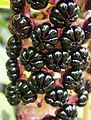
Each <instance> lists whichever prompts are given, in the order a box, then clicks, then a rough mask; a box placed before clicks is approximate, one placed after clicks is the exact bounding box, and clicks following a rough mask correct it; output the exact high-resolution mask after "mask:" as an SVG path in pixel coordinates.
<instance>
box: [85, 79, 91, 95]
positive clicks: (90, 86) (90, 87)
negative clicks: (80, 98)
mask: <svg viewBox="0 0 91 120" xmlns="http://www.w3.org/2000/svg"><path fill="white" fill-rule="evenodd" d="M85 87H86V90H87V91H88V93H90V92H91V80H86V83H85Z"/></svg>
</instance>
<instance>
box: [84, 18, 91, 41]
mask: <svg viewBox="0 0 91 120" xmlns="http://www.w3.org/2000/svg"><path fill="white" fill-rule="evenodd" d="M83 30H84V32H85V38H86V39H85V41H84V43H85V42H87V40H88V39H89V38H91V17H89V18H88V19H87V20H86V21H85V23H84V24H83Z"/></svg>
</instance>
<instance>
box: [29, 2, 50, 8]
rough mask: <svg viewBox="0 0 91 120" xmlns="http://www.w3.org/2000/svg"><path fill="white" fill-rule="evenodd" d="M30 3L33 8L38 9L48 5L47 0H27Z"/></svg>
mask: <svg viewBox="0 0 91 120" xmlns="http://www.w3.org/2000/svg"><path fill="white" fill-rule="evenodd" d="M27 1H28V3H30V4H31V7H32V8H33V9H36V10H39V9H43V8H45V7H46V6H47V5H48V1H49V0H27Z"/></svg>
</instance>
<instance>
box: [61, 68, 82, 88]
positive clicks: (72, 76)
mask: <svg viewBox="0 0 91 120" xmlns="http://www.w3.org/2000/svg"><path fill="white" fill-rule="evenodd" d="M62 83H63V86H64V88H66V89H70V90H77V89H78V88H80V87H81V86H83V78H82V70H73V69H69V70H68V71H67V72H66V73H65V74H64V75H63V80H62Z"/></svg>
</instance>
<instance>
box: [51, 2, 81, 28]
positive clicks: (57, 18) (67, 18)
mask: <svg viewBox="0 0 91 120" xmlns="http://www.w3.org/2000/svg"><path fill="white" fill-rule="evenodd" d="M78 10H79V7H78V6H77V4H76V3H74V2H73V0H59V2H58V3H57V4H56V5H55V6H54V7H53V8H52V10H51V13H50V21H51V23H53V24H54V26H55V27H57V28H62V27H66V26H69V25H70V24H71V23H72V22H75V21H76V20H77V18H78V15H77V12H78Z"/></svg>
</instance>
